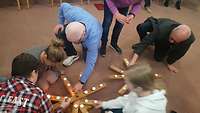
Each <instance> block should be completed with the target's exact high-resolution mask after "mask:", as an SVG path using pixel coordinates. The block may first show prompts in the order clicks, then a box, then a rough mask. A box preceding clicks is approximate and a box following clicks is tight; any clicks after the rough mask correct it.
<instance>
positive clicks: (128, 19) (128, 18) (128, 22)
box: [126, 15, 134, 24]
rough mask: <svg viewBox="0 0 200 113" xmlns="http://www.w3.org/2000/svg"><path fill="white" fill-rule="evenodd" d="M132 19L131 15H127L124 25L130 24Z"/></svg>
mask: <svg viewBox="0 0 200 113" xmlns="http://www.w3.org/2000/svg"><path fill="white" fill-rule="evenodd" d="M133 18H134V16H133V15H128V16H127V19H126V23H127V24H130V23H131V21H132V20H133Z"/></svg>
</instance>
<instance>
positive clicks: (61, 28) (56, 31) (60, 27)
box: [54, 24, 64, 34]
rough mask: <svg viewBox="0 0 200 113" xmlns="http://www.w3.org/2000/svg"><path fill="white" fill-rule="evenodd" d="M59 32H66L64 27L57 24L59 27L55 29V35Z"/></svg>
mask: <svg viewBox="0 0 200 113" xmlns="http://www.w3.org/2000/svg"><path fill="white" fill-rule="evenodd" d="M59 30H61V31H63V30H64V26H63V25H62V24H57V25H56V26H55V27H54V33H55V34H57V33H58V31H59Z"/></svg>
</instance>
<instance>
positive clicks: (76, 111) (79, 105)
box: [47, 76, 106, 113]
mask: <svg viewBox="0 0 200 113" xmlns="http://www.w3.org/2000/svg"><path fill="white" fill-rule="evenodd" d="M61 79H62V80H63V82H64V86H65V88H66V90H67V91H68V92H69V94H70V96H69V97H68V96H55V95H47V97H48V98H49V99H50V100H52V101H54V102H57V103H56V107H59V104H60V103H61V102H62V101H64V100H66V99H68V98H70V100H71V101H70V103H71V105H70V110H71V111H70V112H71V113H89V110H90V109H92V108H93V107H94V106H95V105H96V104H97V103H98V101H97V100H88V99H86V97H87V96H88V95H91V94H93V93H95V92H97V91H99V90H101V89H103V88H105V87H106V84H105V83H102V84H99V85H97V86H93V87H92V88H90V89H87V90H85V91H83V92H73V89H72V86H71V84H70V82H69V81H68V79H67V78H66V77H64V76H61ZM56 109H57V108H53V110H56ZM53 112H55V111H53Z"/></svg>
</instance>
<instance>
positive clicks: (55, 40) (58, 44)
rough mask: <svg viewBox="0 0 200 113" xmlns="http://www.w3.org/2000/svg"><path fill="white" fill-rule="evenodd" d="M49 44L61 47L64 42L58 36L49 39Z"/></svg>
mask: <svg viewBox="0 0 200 113" xmlns="http://www.w3.org/2000/svg"><path fill="white" fill-rule="evenodd" d="M50 45H51V46H53V47H62V46H63V45H64V42H63V41H62V40H60V39H58V38H55V39H52V40H51V44H50Z"/></svg>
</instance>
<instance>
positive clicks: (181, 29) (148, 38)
mask: <svg viewBox="0 0 200 113" xmlns="http://www.w3.org/2000/svg"><path fill="white" fill-rule="evenodd" d="M137 32H138V34H139V36H140V42H139V43H137V44H134V45H133V46H132V48H133V50H134V54H133V58H132V59H131V61H130V64H129V66H132V65H134V64H135V63H136V61H137V59H138V58H139V56H140V55H141V54H142V53H143V51H144V50H145V48H146V47H147V46H149V45H154V46H155V51H154V58H155V60H156V61H164V60H166V65H167V67H168V69H169V70H170V71H172V72H175V73H176V72H178V70H177V69H176V68H175V67H174V66H173V65H172V64H174V63H175V62H176V61H177V60H179V59H180V58H181V57H182V56H184V55H185V53H186V52H187V51H188V49H189V48H190V46H191V44H192V43H193V42H194V41H195V37H194V34H193V33H192V31H191V29H190V28H189V27H188V26H187V25H184V24H181V23H178V22H176V21H174V20H171V19H167V18H159V19H156V18H154V17H149V18H148V19H147V20H145V21H144V23H141V24H139V25H138V26H137Z"/></svg>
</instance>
